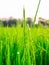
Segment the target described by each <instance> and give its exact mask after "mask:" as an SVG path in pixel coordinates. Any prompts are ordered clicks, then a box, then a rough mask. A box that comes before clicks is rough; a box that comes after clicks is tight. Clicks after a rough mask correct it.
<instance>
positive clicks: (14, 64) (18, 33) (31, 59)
mask: <svg viewBox="0 0 49 65" xmlns="http://www.w3.org/2000/svg"><path fill="white" fill-rule="evenodd" d="M1 30H2V31H1ZM0 31H1V32H0V65H43V64H44V65H49V33H48V32H49V28H40V27H39V28H36V27H35V28H33V29H32V28H30V30H29V29H28V28H27V29H26V34H25V42H24V32H23V28H8V27H7V28H0ZM11 31H12V32H11Z"/></svg>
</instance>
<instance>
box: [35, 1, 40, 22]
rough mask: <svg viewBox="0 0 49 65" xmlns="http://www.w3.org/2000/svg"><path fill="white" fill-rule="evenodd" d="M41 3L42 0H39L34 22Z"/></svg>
mask: <svg viewBox="0 0 49 65" xmlns="http://www.w3.org/2000/svg"><path fill="white" fill-rule="evenodd" d="M40 3H41V0H39V3H38V6H37V10H36V13H35V17H34V23H35V22H36V17H37V14H38V10H39V6H40Z"/></svg>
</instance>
